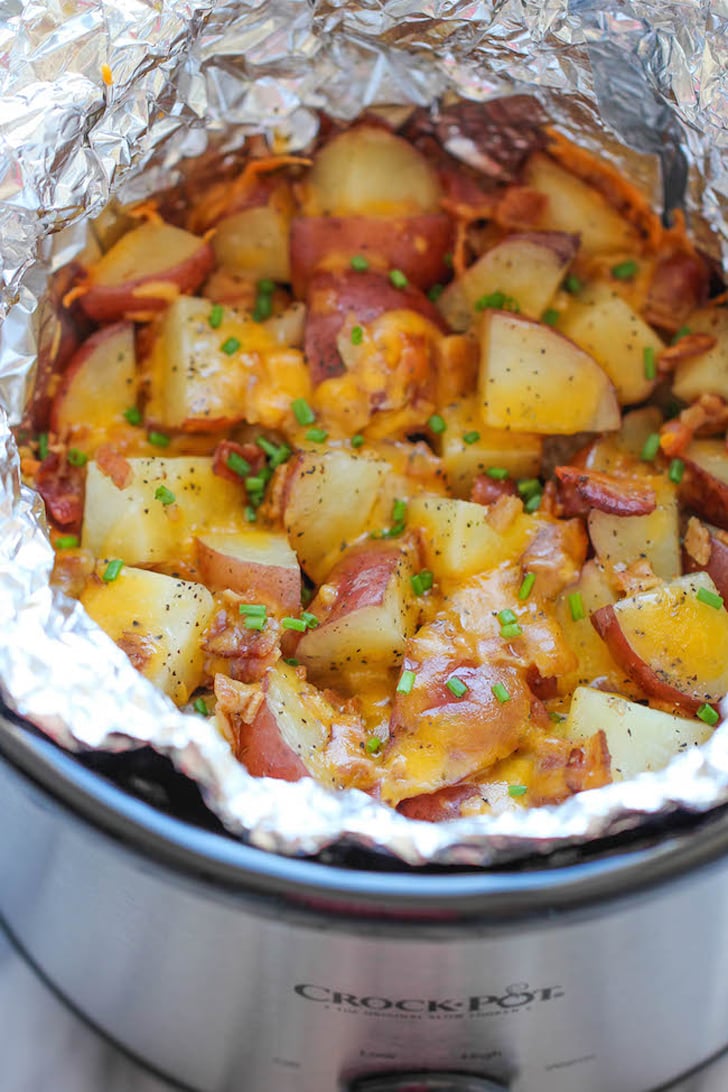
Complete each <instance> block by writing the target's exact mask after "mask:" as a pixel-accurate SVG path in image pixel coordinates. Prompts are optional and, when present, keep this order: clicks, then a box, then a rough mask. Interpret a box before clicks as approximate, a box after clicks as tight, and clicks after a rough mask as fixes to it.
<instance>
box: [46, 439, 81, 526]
mask: <svg viewBox="0 0 728 1092" xmlns="http://www.w3.org/2000/svg"><path fill="white" fill-rule="evenodd" d="M85 485H86V476H85V474H84V472H83V470H82V468H81V467H78V466H70V464H69V463H67V462H66V460H65V459H64V458H62V457H61V456H60V455H58V454H57V453H56V452H55V451H51V452H50V453H49V454H48V455H47V456H46V457H45V459H44V460H43V462H42V463H41V464H40V467H39V468H38V473H37V475H36V479H35V487H36V489H37V490H38V492H39V493H40V495H41V497H42V498H43V500H44V501H45V505H46V509H47V511H48V515H49V516H50V518H51V519H52V520H53V521H54V523H57V524H58V525H59V527H63V528H64V529H65V530H68V531H78V530H80V528H81V520H82V519H83V502H84V494H85Z"/></svg>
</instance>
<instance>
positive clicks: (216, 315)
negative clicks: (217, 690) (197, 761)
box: [198, 303, 225, 712]
mask: <svg viewBox="0 0 728 1092" xmlns="http://www.w3.org/2000/svg"><path fill="white" fill-rule="evenodd" d="M224 314H225V309H224V308H223V305H222V304H221V303H216V304H213V307H212V309H211V311H210V314H209V315H208V317H207V321H208V323H209V324H210V326H211V327H212V329H213V330H217V329H219V327H220V326H221V325H222V317H223V315H224ZM198 701H202V698H198ZM202 704H203V705H205V703H204V701H203V702H202ZM205 709H207V706H206V705H205ZM198 712H199V710H198Z"/></svg>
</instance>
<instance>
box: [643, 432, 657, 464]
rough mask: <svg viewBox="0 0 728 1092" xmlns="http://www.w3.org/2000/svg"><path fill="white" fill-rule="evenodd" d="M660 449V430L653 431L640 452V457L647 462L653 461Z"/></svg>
mask: <svg viewBox="0 0 728 1092" xmlns="http://www.w3.org/2000/svg"><path fill="white" fill-rule="evenodd" d="M659 450H660V434H659V433H658V432H652V433H650V435H649V436H648V437H647V439H646V440H645V443H644V447H643V448H642V452H641V454H640V458H641V459H642V460H643V461H644V462H646V463H651V462H653V460H654V459H655V458H656V456H657V452H658V451H659Z"/></svg>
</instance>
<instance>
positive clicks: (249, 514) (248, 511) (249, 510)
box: [245, 504, 258, 523]
mask: <svg viewBox="0 0 728 1092" xmlns="http://www.w3.org/2000/svg"><path fill="white" fill-rule="evenodd" d="M245 518H246V520H247V521H248V523H255V521H256V520H257V518H258V516H257V514H256V511H255V509H254V508H253V506H252V504H246V505H245Z"/></svg>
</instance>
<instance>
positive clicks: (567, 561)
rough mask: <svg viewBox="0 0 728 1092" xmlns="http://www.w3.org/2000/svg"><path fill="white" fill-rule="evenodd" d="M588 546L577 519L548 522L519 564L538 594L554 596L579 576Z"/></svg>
mask: <svg viewBox="0 0 728 1092" xmlns="http://www.w3.org/2000/svg"><path fill="white" fill-rule="evenodd" d="M541 507H543V504H542V506H541ZM588 549H589V539H588V537H587V533H586V531H585V530H584V524H583V523H582V521H581V520H580V519H560V520H554V521H553V522H551V521H549V522H548V523H544V525H543V526H542V527H541V528H540V530H539V532H538V534H537V535H536V537H535V538H534V539H533V540H532V541H531V542H530V543H529V544H528V547H527V548H526V551H525V553H524V555H523V557H522V559H521V564H522V566H523V571H524V572H528V573H535V574H536V577H537V585H536V586H537V588H538V592H539V595H541V596H542V597H543V598H545V599H553V598H555V597H556V596H557V595H559V594H560V592H562V591H563V589H564V588H565V587H566V586H567V585H568V584H572V583H573V582H574V581H575V580H576V579H577V578H578V576H579V573H580V572H581V567H582V565H583V564H584V562H585V561H586V555H587V550H588ZM539 696H540V697H541V696H543V695H539Z"/></svg>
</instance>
